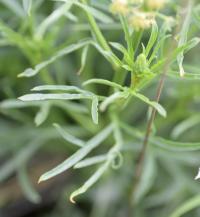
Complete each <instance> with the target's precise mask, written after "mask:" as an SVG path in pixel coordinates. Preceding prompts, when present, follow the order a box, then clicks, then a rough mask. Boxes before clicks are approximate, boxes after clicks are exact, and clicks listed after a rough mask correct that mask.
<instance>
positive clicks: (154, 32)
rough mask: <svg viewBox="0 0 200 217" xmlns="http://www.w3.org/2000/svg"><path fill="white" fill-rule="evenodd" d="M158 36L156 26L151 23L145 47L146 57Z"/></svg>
mask: <svg viewBox="0 0 200 217" xmlns="http://www.w3.org/2000/svg"><path fill="white" fill-rule="evenodd" d="M157 38H158V26H157V24H156V23H155V24H154V25H152V31H151V36H150V39H149V41H148V44H147V47H146V49H145V56H146V57H148V55H149V53H150V51H151V49H152V48H153V46H154V44H155V42H156V40H157Z"/></svg>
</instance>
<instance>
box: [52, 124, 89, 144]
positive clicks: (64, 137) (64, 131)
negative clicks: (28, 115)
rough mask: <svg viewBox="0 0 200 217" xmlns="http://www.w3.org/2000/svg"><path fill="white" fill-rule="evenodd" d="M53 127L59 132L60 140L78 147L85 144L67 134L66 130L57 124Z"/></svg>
mask: <svg viewBox="0 0 200 217" xmlns="http://www.w3.org/2000/svg"><path fill="white" fill-rule="evenodd" d="M54 127H55V128H56V130H57V131H58V132H59V134H60V135H61V136H62V138H63V139H64V140H66V141H67V142H69V143H72V144H73V145H76V146H78V147H83V146H84V145H85V142H84V141H83V140H81V139H78V138H76V137H75V136H73V135H71V134H69V133H68V132H67V131H66V130H64V129H63V128H62V127H61V126H59V125H58V124H54Z"/></svg>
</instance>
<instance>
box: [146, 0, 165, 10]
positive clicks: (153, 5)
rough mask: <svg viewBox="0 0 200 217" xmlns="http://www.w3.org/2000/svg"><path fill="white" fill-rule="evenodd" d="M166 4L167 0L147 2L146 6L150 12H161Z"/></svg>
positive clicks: (148, 0) (150, 0) (149, 0)
mask: <svg viewBox="0 0 200 217" xmlns="http://www.w3.org/2000/svg"><path fill="white" fill-rule="evenodd" d="M165 4H166V0H147V1H146V5H147V7H148V9H149V10H160V9H161V8H163V7H164V6H165Z"/></svg>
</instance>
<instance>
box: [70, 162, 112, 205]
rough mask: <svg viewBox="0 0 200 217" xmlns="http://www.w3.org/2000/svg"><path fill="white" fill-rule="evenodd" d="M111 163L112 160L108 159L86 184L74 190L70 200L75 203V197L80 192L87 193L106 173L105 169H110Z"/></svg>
mask: <svg viewBox="0 0 200 217" xmlns="http://www.w3.org/2000/svg"><path fill="white" fill-rule="evenodd" d="M109 165H110V162H109V161H107V162H106V163H105V164H103V165H102V166H101V167H100V168H99V169H98V170H97V171H96V172H95V173H94V174H93V175H92V176H91V177H90V178H89V179H88V180H87V181H86V182H85V183H84V184H83V186H82V187H80V188H79V189H77V190H76V191H74V192H73V193H72V194H71V196H70V201H71V202H72V203H75V200H74V198H75V197H76V196H78V195H80V194H83V193H85V192H86V191H87V190H88V189H89V188H90V187H91V186H92V185H94V184H95V183H96V182H97V181H98V180H99V179H100V177H101V176H102V175H103V174H104V173H105V171H106V170H107V169H108V167H109Z"/></svg>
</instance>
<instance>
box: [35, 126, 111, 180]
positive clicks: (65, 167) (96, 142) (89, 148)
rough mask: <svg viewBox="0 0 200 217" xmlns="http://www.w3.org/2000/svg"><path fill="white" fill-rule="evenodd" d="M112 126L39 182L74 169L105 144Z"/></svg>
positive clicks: (42, 177) (43, 176)
mask: <svg viewBox="0 0 200 217" xmlns="http://www.w3.org/2000/svg"><path fill="white" fill-rule="evenodd" d="M112 128H113V127H112V125H109V126H108V127H106V128H105V129H104V130H102V131H101V132H100V133H99V134H97V135H96V136H95V137H93V138H92V139H90V140H89V141H88V142H87V143H86V144H85V145H84V147H82V148H80V149H79V150H78V151H77V152H76V153H75V154H73V155H72V156H71V157H69V158H68V159H66V160H65V161H64V162H62V163H61V164H59V165H58V166H56V167H55V168H53V169H52V170H50V171H48V172H46V173H45V174H43V175H42V176H41V177H40V179H39V182H42V181H45V180H48V179H50V178H52V177H54V176H57V175H58V174H60V173H62V172H64V171H66V170H68V169H69V168H71V167H73V166H74V165H75V164H76V163H78V162H79V161H80V160H82V159H83V158H84V157H85V156H87V155H88V154H89V153H90V152H91V151H92V150H93V149H94V148H96V147H97V146H98V145H100V143H101V142H103V141H104V140H105V139H106V138H107V137H108V135H109V134H110V133H111V132H112Z"/></svg>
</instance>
